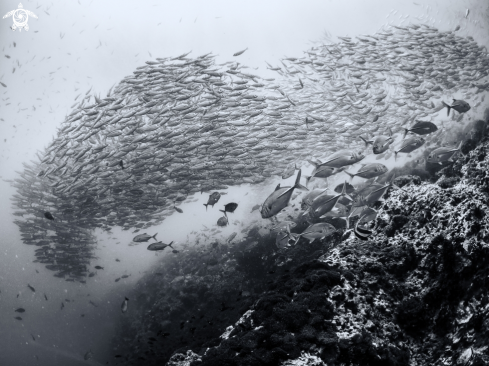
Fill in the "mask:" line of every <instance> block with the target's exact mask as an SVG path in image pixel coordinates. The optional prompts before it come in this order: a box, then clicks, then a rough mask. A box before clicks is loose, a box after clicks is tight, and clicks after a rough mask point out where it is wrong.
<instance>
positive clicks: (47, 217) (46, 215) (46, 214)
mask: <svg viewBox="0 0 489 366" xmlns="http://www.w3.org/2000/svg"><path fill="white" fill-rule="evenodd" d="M44 217H45V218H46V219H48V220H54V217H53V215H51V212H48V211H46V212H44Z"/></svg>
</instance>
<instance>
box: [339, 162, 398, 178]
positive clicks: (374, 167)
mask: <svg viewBox="0 0 489 366" xmlns="http://www.w3.org/2000/svg"><path fill="white" fill-rule="evenodd" d="M388 170H389V169H387V167H386V166H385V165H384V164H379V163H372V164H365V165H364V166H362V167H361V168H360V170H359V171H358V172H356V173H354V174H352V173H349V172H347V171H346V170H345V173H346V174H348V175H349V176H350V182H351V181H352V180H353V178H355V177H361V178H366V179H370V178H375V177H378V176H381V175H382V174H384V173H386V172H387V171H388Z"/></svg>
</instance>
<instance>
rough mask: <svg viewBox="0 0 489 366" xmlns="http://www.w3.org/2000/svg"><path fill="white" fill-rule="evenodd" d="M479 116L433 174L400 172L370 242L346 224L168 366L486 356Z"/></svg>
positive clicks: (487, 195)
mask: <svg viewBox="0 0 489 366" xmlns="http://www.w3.org/2000/svg"><path fill="white" fill-rule="evenodd" d="M488 122H489V119H487V121H476V122H475V123H474V124H473V125H472V132H473V131H475V133H474V132H473V133H469V134H468V135H467V136H468V137H467V138H466V139H465V141H464V143H463V145H462V149H461V150H462V151H461V153H460V154H458V157H457V158H456V160H455V161H454V162H453V163H451V164H447V165H444V166H442V167H441V169H436V170H433V171H432V175H431V179H429V180H421V179H419V178H418V177H416V176H411V177H397V178H396V181H397V182H398V183H399V186H400V187H401V189H399V190H391V191H390V193H389V195H388V196H387V197H386V198H385V202H384V204H383V205H382V207H381V208H380V210H379V214H378V216H377V218H376V220H374V221H373V222H372V223H371V224H370V229H371V230H372V231H373V235H372V236H371V237H370V238H369V239H368V240H366V241H361V240H359V239H357V238H356V237H355V236H354V235H353V234H352V232H351V230H347V231H345V232H344V233H343V234H342V235H341V236H340V237H341V239H339V240H337V241H336V242H335V243H334V247H333V248H332V249H330V250H329V251H327V252H326V253H324V254H323V255H321V256H319V257H318V258H316V259H312V260H310V261H308V262H305V263H302V264H299V265H297V266H295V267H293V268H292V269H291V270H290V271H289V272H288V273H284V274H282V275H280V276H277V277H276V278H275V279H274V280H273V281H272V283H270V284H269V287H268V290H267V291H266V292H265V293H264V294H263V295H262V296H261V297H260V298H259V299H258V300H257V301H255V302H254V304H253V305H252V306H251V308H250V310H249V311H248V312H246V314H245V315H244V316H242V317H241V319H240V320H239V321H238V322H236V323H235V325H234V326H232V327H228V329H227V330H226V333H225V334H224V335H223V336H221V337H220V338H219V341H218V342H216V343H215V345H214V346H212V347H204V348H201V349H195V350H193V351H194V352H196V353H197V354H198V357H197V356H196V354H194V353H191V354H189V356H187V355H184V354H179V353H177V354H174V355H173V356H172V360H174V359H175V360H176V359H180V360H181V362H180V363H179V362H175V361H171V362H169V363H168V365H171V366H180V365H184V364H185V365H192V366H195V365H212V366H218V365H250V366H251V365H283V366H285V365H328V366H330V365H420V366H421V365H465V366H469V365H487V364H489V215H488V213H489V169H488V167H489V154H488V151H489V140H488V137H487V130H488V129H487V123H488ZM427 168H429V167H427ZM427 170H428V169H427ZM191 358H192V359H191ZM185 362H186V363H185Z"/></svg>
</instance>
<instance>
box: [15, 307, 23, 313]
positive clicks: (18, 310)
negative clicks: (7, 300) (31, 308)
mask: <svg viewBox="0 0 489 366" xmlns="http://www.w3.org/2000/svg"><path fill="white" fill-rule="evenodd" d="M15 312H16V313H25V309H24V308H18V309H15Z"/></svg>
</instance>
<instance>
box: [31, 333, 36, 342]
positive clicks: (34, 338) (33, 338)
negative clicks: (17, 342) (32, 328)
mask: <svg viewBox="0 0 489 366" xmlns="http://www.w3.org/2000/svg"><path fill="white" fill-rule="evenodd" d="M31 337H32V340H33V341H35V340H36V337H34V336H33V335H32V333H31Z"/></svg>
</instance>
